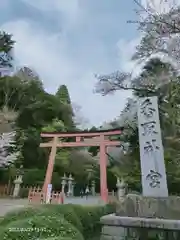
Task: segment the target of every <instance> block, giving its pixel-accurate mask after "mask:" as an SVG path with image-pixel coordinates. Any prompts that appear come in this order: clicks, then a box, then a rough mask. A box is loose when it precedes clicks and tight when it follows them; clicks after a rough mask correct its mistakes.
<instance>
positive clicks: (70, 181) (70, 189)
mask: <svg viewBox="0 0 180 240" xmlns="http://www.w3.org/2000/svg"><path fill="white" fill-rule="evenodd" d="M73 180H74V179H73V178H72V175H71V174H70V175H69V178H68V192H67V194H68V196H72V183H73Z"/></svg>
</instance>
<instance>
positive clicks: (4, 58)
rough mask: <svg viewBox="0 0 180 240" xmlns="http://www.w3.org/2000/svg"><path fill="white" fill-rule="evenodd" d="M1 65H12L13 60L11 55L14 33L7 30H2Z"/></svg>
mask: <svg viewBox="0 0 180 240" xmlns="http://www.w3.org/2000/svg"><path fill="white" fill-rule="evenodd" d="M0 43H1V44H0V53H1V56H0V66H2V67H5V66H12V65H11V60H12V57H11V55H10V53H11V50H12V48H13V45H14V41H13V40H12V35H11V34H8V33H6V32H2V31H0Z"/></svg>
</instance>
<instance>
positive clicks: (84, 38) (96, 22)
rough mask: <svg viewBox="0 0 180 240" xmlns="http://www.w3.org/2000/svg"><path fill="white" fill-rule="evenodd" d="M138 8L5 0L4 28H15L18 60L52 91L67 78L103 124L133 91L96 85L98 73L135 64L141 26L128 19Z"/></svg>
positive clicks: (94, 121)
mask: <svg viewBox="0 0 180 240" xmlns="http://www.w3.org/2000/svg"><path fill="white" fill-rule="evenodd" d="M142 1H143V0H142ZM144 1H145V0H144ZM156 1H159V0H156ZM135 9H137V6H136V5H135V3H134V1H133V0H127V1H122V0H113V1H112V0H98V1H97V0H1V1H0V10H1V14H0V26H1V27H0V29H1V30H5V31H7V32H9V33H11V34H13V38H14V40H15V41H16V44H15V48H14V57H15V62H16V64H17V65H18V66H24V65H25V66H29V67H30V68H33V69H34V70H35V71H36V72H37V73H38V74H39V76H40V78H41V79H42V81H43V83H44V86H45V89H46V90H47V91H48V92H50V93H54V92H56V90H57V88H58V86H60V85H62V84H66V85H67V87H68V89H69V93H70V97H71V100H72V102H73V103H75V104H77V105H79V106H81V111H82V113H81V114H82V115H83V116H84V117H85V119H88V121H89V124H90V125H96V126H100V125H101V124H102V123H103V122H106V121H110V120H113V119H114V118H115V117H117V116H118V115H120V112H121V110H122V109H123V107H124V105H125V103H126V99H127V97H129V96H131V93H130V92H124V91H119V92H117V93H116V94H114V95H110V96H105V97H103V96H101V95H98V94H95V93H94V92H93V90H94V86H95V83H96V81H97V80H96V78H95V76H94V75H95V74H107V73H111V72H113V71H116V70H122V71H131V70H132V69H133V68H134V63H132V62H131V61H130V58H131V56H132V54H133V53H134V51H135V46H136V45H137V43H138V42H139V32H138V31H137V25H136V24H130V23H127V21H129V20H133V21H135V20H137V19H138V15H137V14H136V13H135Z"/></svg>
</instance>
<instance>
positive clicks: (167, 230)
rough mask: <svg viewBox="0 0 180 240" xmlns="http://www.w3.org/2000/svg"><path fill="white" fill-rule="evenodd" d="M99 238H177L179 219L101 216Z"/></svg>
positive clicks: (179, 227) (179, 230)
mask: <svg viewBox="0 0 180 240" xmlns="http://www.w3.org/2000/svg"><path fill="white" fill-rule="evenodd" d="M101 223H102V235H101V240H148V239H152V238H154V239H156V240H179V239H180V220H169V219H156V218H139V217H121V216H116V215H115V214H110V215H107V216H104V217H102V218H101Z"/></svg>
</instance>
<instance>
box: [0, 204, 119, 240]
mask: <svg viewBox="0 0 180 240" xmlns="http://www.w3.org/2000/svg"><path fill="white" fill-rule="evenodd" d="M114 211H115V206H113V205H110V204H109V205H107V206H96V207H90V206H88V207H83V206H79V205H73V204H67V205H51V204H49V205H41V206H37V207H29V208H25V209H21V210H17V211H13V212H10V213H8V214H6V216H5V217H4V218H3V219H2V220H1V221H0V225H1V228H0V237H1V239H6V240H14V239H24V240H26V239H28V240H29V239H49V240H50V239H51V240H52V239H54V240H56V239H63V240H68V239H70V240H83V239H92V238H93V237H95V236H98V237H100V233H101V226H100V224H99V220H100V218H101V217H102V216H103V215H106V214H109V213H112V212H114ZM13 229H16V231H13ZM18 229H19V230H18ZM82 234H83V235H84V238H83V236H82Z"/></svg>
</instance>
